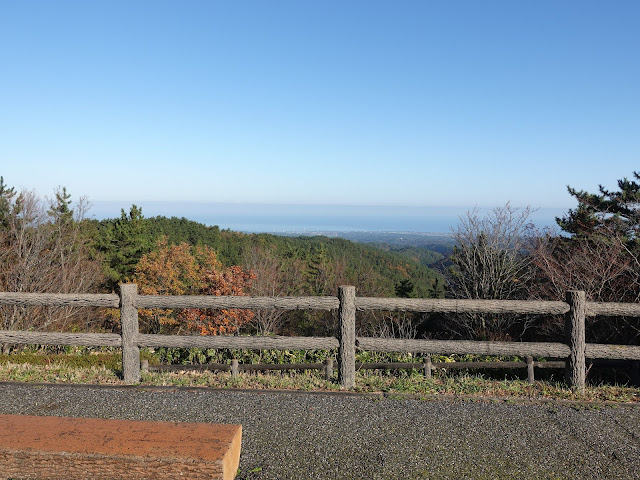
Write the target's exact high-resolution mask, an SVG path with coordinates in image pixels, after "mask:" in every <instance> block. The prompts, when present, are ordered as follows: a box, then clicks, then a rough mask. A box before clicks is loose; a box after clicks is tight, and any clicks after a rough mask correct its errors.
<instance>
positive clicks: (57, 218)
mask: <svg viewBox="0 0 640 480" xmlns="http://www.w3.org/2000/svg"><path fill="white" fill-rule="evenodd" d="M639 181H640V175H638V174H637V173H634V177H633V179H632V180H628V179H626V178H625V179H623V180H620V181H619V182H618V187H619V189H618V190H615V191H608V190H606V189H604V188H601V189H600V191H599V192H598V193H595V194H593V193H588V192H585V191H580V190H576V189H573V188H570V189H569V192H570V194H571V195H573V196H574V197H575V199H576V200H577V202H578V206H577V208H575V209H572V210H569V212H568V213H567V214H566V215H565V216H563V217H562V218H558V219H557V221H558V225H559V226H560V228H561V229H562V230H563V233H562V234H560V235H558V234H552V233H549V232H540V231H537V230H536V229H535V228H533V226H532V225H531V222H530V215H531V212H532V209H531V208H529V207H525V208H514V207H512V206H511V205H510V204H508V203H507V204H506V205H505V206H504V207H498V208H496V209H494V210H493V211H492V212H490V213H488V214H482V215H481V214H480V212H479V211H478V210H471V211H469V212H468V213H467V216H466V217H464V218H461V221H460V224H459V226H458V228H457V230H456V231H455V232H454V234H453V235H452V236H451V237H449V238H447V239H446V242H444V243H442V244H441V246H443V248H444V249H443V250H442V252H434V251H432V250H429V249H428V248H427V249H425V248H424V245H416V244H415V243H414V242H415V241H416V240H415V239H411V240H408V241H409V242H410V243H409V244H401V245H397V244H389V243H387V242H381V243H378V244H376V245H370V244H362V243H355V242H352V241H350V240H346V239H342V238H333V237H332V238H329V237H308V236H304V237H288V236H275V235H269V234H243V233H238V232H233V231H229V230H220V229H219V228H218V227H215V226H213V227H208V226H205V225H202V224H199V223H197V222H193V221H190V220H187V219H185V218H175V217H173V218H166V217H153V218H145V217H144V215H143V212H142V211H141V210H140V209H139V208H138V207H136V206H135V205H133V206H132V207H131V208H130V209H129V211H128V212H127V211H125V210H122V212H121V215H120V217H118V218H113V219H106V220H101V221H97V220H92V219H87V218H86V211H87V203H86V201H85V200H82V199H81V200H79V201H77V202H73V201H72V199H71V195H70V194H69V193H68V192H67V191H66V189H64V188H61V189H59V190H57V191H56V192H55V195H54V196H53V197H52V198H49V199H43V198H41V197H39V196H38V195H37V194H36V193H35V192H33V191H22V192H17V191H16V190H15V189H14V188H12V187H9V186H8V185H6V184H5V183H4V179H3V178H2V177H0V266H1V269H0V290H3V291H12V292H60V293H91V292H109V291H114V290H115V289H116V288H117V286H118V284H119V283H122V282H135V283H137V284H138V286H139V289H140V292H141V293H145V294H162V295H187V294H207V295H259V296H295V295H312V296H313V295H336V292H337V290H338V286H339V285H354V286H355V287H356V291H357V294H358V295H360V296H382V297H392V296H398V297H422V298H429V297H444V296H447V297H449V298H460V299H467V298H471V299H541V300H563V299H564V295H565V292H566V291H568V290H582V291H585V292H586V295H587V299H588V300H592V301H604V302H637V301H638V299H640V281H639V280H638V279H639V278H640V267H639V265H640V262H639V261H638V259H639V258H640V247H639V245H640V242H639V241H638V238H639V237H638V235H639V232H640V209H639V208H638V205H640V183H639ZM386 240H389V238H387V239H386ZM403 241H404V240H403ZM451 243H454V245H455V246H454V248H453V249H452V250H450V251H449V250H448V249H449V246H448V245H450V244H451ZM140 318H141V325H142V329H143V330H146V331H151V332H166V333H172V332H180V331H190V332H192V333H200V334H219V333H236V332H240V333H256V332H257V333H261V334H274V333H275V334H282V333H286V334H293V335H324V334H329V335H333V334H334V333H335V320H336V319H335V312H310V311H293V312H281V311H255V312H234V311H225V312H222V313H221V312H211V311H199V310H185V311H183V312H166V311H141V312H140ZM0 319H1V320H2V324H1V325H0V328H1V329H4V330H28V329H35V330H39V329H41V330H44V329H53V330H56V329H57V330H70V329H76V330H86V329H89V330H117V329H118V328H119V320H118V318H117V315H116V314H114V313H113V312H109V311H93V312H92V311H91V310H89V309H77V308H76V309H74V308H58V309H54V308H42V307H33V308H26V307H19V306H2V307H0ZM587 323H588V325H587V338H588V340H589V341H591V342H594V343H631V344H634V343H637V342H638V340H639V339H640V326H639V324H638V319H628V318H623V317H607V318H599V317H589V318H588V319H587ZM563 324H564V323H563V320H562V318H558V317H550V316H543V315H539V316H521V315H520V316H518V315H489V314H467V315H453V314H452V315H420V314H415V315H412V314H407V313H402V312H367V313H364V312H360V313H359V314H358V330H359V333H361V334H366V335H385V336H396V337H415V336H431V337H436V336H440V337H442V336H444V337H448V338H467V339H489V340H505V339H512V340H540V339H543V340H557V338H559V336H561V335H562V334H563V330H562V329H563Z"/></svg>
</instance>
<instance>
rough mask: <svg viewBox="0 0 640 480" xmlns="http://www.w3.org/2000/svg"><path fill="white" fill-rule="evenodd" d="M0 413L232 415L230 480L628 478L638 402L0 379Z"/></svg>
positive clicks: (633, 475)
mask: <svg viewBox="0 0 640 480" xmlns="http://www.w3.org/2000/svg"><path fill="white" fill-rule="evenodd" d="M0 413H6V414H30V415H60V416H80V417H82V416H86V417H101V418H122V419H136V420H147V419H149V420H164V421H189V422H213V423H240V424H242V425H243V451H242V456H241V464H240V467H241V473H240V475H239V476H238V478H240V479H255V480H258V479H260V480H262V479H265V480H266V479H285V480H288V479H291V480H297V479H300V480H304V479H380V480H382V479H390V480H394V479H403V480H404V479H409V480H414V479H415V480H418V479H446V478H455V479H500V478H504V479H507V478H519V479H547V478H548V479H640V408H638V407H625V406H620V407H599V408H577V407H570V406H566V405H560V404H519V403H518V404H516V403H505V402H496V403H480V402H472V401H455V400H437V401H435V400H429V401H427V400H410V399H394V398H383V397H364V396H353V395H344V394H341V395H327V394H300V393H275V392H270V393H260V392H256V391H253V392H237V391H219V390H205V389H202V390H201V389H175V388H173V389H172V388H163V389H142V388H122V387H120V388H99V387H86V386H85V387H79V386H44V385H29V384H2V383H0Z"/></svg>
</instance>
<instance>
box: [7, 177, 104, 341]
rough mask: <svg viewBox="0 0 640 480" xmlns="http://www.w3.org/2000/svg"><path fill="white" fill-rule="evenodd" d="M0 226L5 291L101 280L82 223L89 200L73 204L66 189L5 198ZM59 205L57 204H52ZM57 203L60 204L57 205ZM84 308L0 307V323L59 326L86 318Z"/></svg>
mask: <svg viewBox="0 0 640 480" xmlns="http://www.w3.org/2000/svg"><path fill="white" fill-rule="evenodd" d="M5 200H8V201H7V202H5V203H6V205H5V207H7V208H5V211H6V213H7V214H6V215H4V216H3V220H4V221H3V222H2V226H1V228H0V290H3V291H9V292H32V293H33V292H36V293H37V292H50V293H86V292H90V291H93V290H94V289H95V288H96V287H97V285H98V284H99V283H100V281H101V280H102V273H101V267H100V264H99V262H98V261H97V260H95V259H92V258H91V256H90V251H89V250H90V239H89V238H87V236H86V233H85V231H84V229H83V219H84V216H85V214H86V211H87V208H88V204H87V202H86V200H84V199H81V200H80V202H79V203H78V205H77V207H76V208H75V210H71V209H70V208H69V204H70V203H71V202H70V200H69V196H68V195H67V194H66V191H65V190H64V189H63V190H60V191H58V192H56V196H55V198H54V199H52V200H50V201H49V205H48V207H49V210H47V208H46V207H45V203H44V202H43V200H42V199H41V198H39V197H38V196H37V195H36V193H35V192H33V191H23V192H21V193H20V194H19V195H18V196H17V197H16V198H15V199H14V198H13V196H12V197H11V198H8V199H7V198H6V197H5ZM56 209H58V210H56ZM60 209H61V210H60ZM90 314H91V312H90V311H89V310H88V309H77V308H72V307H68V308H53V307H41V308H36V307H32V308H25V307H13V306H2V307H0V319H1V323H0V328H2V329H5V330H12V329H38V330H44V329H48V328H58V329H59V328H64V327H65V326H67V325H68V324H69V323H74V324H77V323H83V324H84V323H86V322H87V321H88V315H90Z"/></svg>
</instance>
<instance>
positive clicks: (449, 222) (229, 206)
mask: <svg viewBox="0 0 640 480" xmlns="http://www.w3.org/2000/svg"><path fill="white" fill-rule="evenodd" d="M92 203H93V205H92V209H91V211H90V212H89V213H90V215H91V216H93V217H94V218H96V219H98V220H101V219H104V218H114V217H119V216H120V209H125V211H128V209H129V207H130V206H131V204H132V203H135V204H136V205H138V206H139V207H141V208H142V213H143V215H144V216H145V217H154V216H165V217H178V218H182V217H184V218H187V219H189V220H193V221H196V222H199V223H203V224H205V225H209V226H213V225H218V226H219V227H220V228H221V229H229V230H234V231H239V232H246V233H272V234H277V235H291V234H301V235H326V236H332V235H331V234H332V233H335V234H336V235H335V236H342V237H343V236H344V235H343V234H344V233H345V232H356V233H357V232H368V233H372V232H380V233H383V232H387V233H391V232H393V233H396V234H397V233H402V232H405V233H412V234H428V235H447V234H450V233H451V231H452V230H453V229H455V227H456V226H457V224H458V221H459V218H460V216H462V215H464V214H465V212H467V211H468V210H470V209H471V208H473V207H399V206H341V205H269V204H240V203H237V204H236V203H196V202H168V201H167V202H164V201H163V202H159V201H140V202H131V203H129V204H127V203H125V202H111V201H109V202H102V201H97V202H92ZM482 210H483V211H489V210H490V208H484V209H482ZM566 211H567V209H566V208H541V209H539V210H537V211H536V212H535V214H534V215H533V216H532V221H533V222H534V223H535V224H536V226H538V227H539V228H547V227H548V228H553V227H554V226H555V217H556V216H560V215H563V214H564V213H566ZM338 232H340V235H337V233H338Z"/></svg>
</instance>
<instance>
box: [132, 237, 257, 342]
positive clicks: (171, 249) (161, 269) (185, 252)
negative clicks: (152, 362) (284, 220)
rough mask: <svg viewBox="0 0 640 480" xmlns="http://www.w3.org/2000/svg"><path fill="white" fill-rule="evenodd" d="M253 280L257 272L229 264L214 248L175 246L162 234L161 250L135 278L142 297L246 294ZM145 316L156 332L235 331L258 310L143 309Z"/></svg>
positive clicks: (149, 256)
mask: <svg viewBox="0 0 640 480" xmlns="http://www.w3.org/2000/svg"><path fill="white" fill-rule="evenodd" d="M253 278H255V275H254V274H253V273H252V272H250V271H249V272H248V271H245V270H243V269H242V268H241V267H237V266H235V267H229V268H225V267H223V266H222V264H221V263H220V261H219V260H218V257H217V255H216V253H215V252H214V251H213V250H212V249H211V248H210V247H207V246H196V247H193V246H191V245H188V244H186V243H181V244H180V245H169V244H168V242H167V239H166V238H162V239H160V240H159V241H158V246H157V249H156V250H155V251H153V252H151V253H148V254H147V255H145V256H144V257H142V258H141V259H140V262H139V263H138V266H137V267H136V273H135V278H134V281H135V282H136V283H137V284H138V289H139V293H140V294H142V295H216V296H220V295H245V293H244V292H245V290H246V289H247V288H248V287H249V286H250V284H251V280H253ZM139 315H140V320H141V322H142V323H143V324H146V325H147V326H148V327H149V329H151V330H155V331H160V330H164V331H166V330H170V331H177V332H180V331H181V330H182V329H185V328H186V329H187V330H189V331H193V332H198V333H199V334H201V335H224V334H232V333H234V332H236V331H237V330H238V328H239V327H241V326H242V325H244V324H246V323H247V322H249V321H250V320H251V319H252V318H253V312H251V311H249V310H241V309H228V310H210V309H198V308H191V309H184V310H178V311H174V310H166V309H150V310H142V309H141V310H140V311H139Z"/></svg>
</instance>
